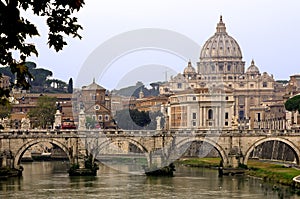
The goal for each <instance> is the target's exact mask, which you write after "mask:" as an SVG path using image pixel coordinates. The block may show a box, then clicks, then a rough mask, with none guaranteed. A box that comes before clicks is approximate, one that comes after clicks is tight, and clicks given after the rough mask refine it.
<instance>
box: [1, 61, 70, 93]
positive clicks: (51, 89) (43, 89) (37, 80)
mask: <svg viewBox="0 0 300 199" xmlns="http://www.w3.org/2000/svg"><path fill="white" fill-rule="evenodd" d="M25 65H26V66H27V67H28V70H29V72H30V74H31V75H32V76H33V78H32V79H29V80H28V82H29V83H30V85H31V87H30V89H29V90H30V92H31V93H68V92H69V93H72V92H73V80H72V78H70V80H69V84H67V83H66V82H64V81H62V80H59V79H49V78H50V77H52V75H53V73H52V71H50V70H47V69H44V68H37V65H36V64H35V63H34V62H26V63H25ZM1 73H2V74H4V75H6V76H9V77H10V81H11V82H14V81H15V78H16V77H15V74H13V73H12V72H11V70H10V67H9V66H7V67H0V74H1ZM70 84H71V85H70ZM70 91H72V92H70Z"/></svg>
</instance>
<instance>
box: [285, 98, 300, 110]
mask: <svg viewBox="0 0 300 199" xmlns="http://www.w3.org/2000/svg"><path fill="white" fill-rule="evenodd" d="M284 106H285V109H286V110H288V111H298V112H299V113H300V95H296V96H294V97H292V98H290V99H288V100H287V101H286V102H285V104H284Z"/></svg>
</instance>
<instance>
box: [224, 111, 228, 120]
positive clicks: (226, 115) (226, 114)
mask: <svg viewBox="0 0 300 199" xmlns="http://www.w3.org/2000/svg"><path fill="white" fill-rule="evenodd" d="M228 116H229V115H228V112H226V113H225V120H228Z"/></svg>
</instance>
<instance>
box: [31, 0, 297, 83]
mask: <svg viewBox="0 0 300 199" xmlns="http://www.w3.org/2000/svg"><path fill="white" fill-rule="evenodd" d="M299 8H300V1H298V0H286V1H280V0H251V1H248V0H243V1H241V0H209V1H208V0H207V1H203V0H185V1H182V0H177V1H176V0H163V1H162V0H151V1H145V0H142V1H141V0H126V1H124V0H110V1H95V0H94V1H93V0H90V1H86V5H85V6H84V7H83V8H82V10H81V11H80V13H79V14H77V15H78V19H79V23H81V24H82V26H83V27H84V30H83V31H81V35H82V36H83V39H82V40H78V39H68V40H69V45H68V46H66V47H65V49H64V50H63V51H62V52H59V53H56V52H54V50H52V49H51V50H49V49H48V47H47V45H46V43H47V41H46V39H47V32H46V26H44V25H39V26H38V29H39V31H40V34H41V37H39V38H35V39H34V41H35V42H36V44H37V48H38V50H39V57H38V58H34V57H33V58H31V60H32V61H35V62H36V63H37V64H38V66H40V67H44V68H48V69H50V70H52V71H53V72H54V77H55V78H59V79H63V80H65V81H67V80H68V79H69V78H70V77H73V79H74V80H75V82H76V78H77V76H78V73H79V71H82V70H81V68H82V66H83V64H84V62H85V61H86V59H87V58H88V56H89V55H90V54H91V53H92V52H93V51H94V50H95V49H96V48H97V47H98V46H100V45H101V44H103V43H104V42H106V41H107V40H109V39H111V38H113V37H115V36H117V35H120V34H123V33H125V32H128V31H132V30H138V29H144V28H154V29H166V30H170V31H174V32H176V33H179V34H181V35H184V36H186V37H188V38H190V39H191V40H193V41H194V42H196V43H197V44H198V45H199V46H202V45H203V44H204V42H205V41H206V40H207V39H208V38H209V37H210V36H212V35H213V34H214V33H215V28H216V24H217V23H218V21H219V16H220V15H223V21H224V23H225V24H226V27H227V32H228V34H229V35H231V36H232V37H234V38H235V39H236V40H237V42H238V43H239V45H240V47H241V50H242V53H243V60H244V61H245V62H246V67H248V66H249V65H250V62H251V60H252V58H253V59H254V60H255V63H256V65H257V66H258V67H259V68H260V71H261V72H264V71H266V72H268V73H270V74H273V75H274V77H275V79H289V76H290V75H292V74H296V73H300V71H299V66H298V65H299V63H298V62H299V61H298V57H299V53H300V51H299V46H300V40H299V39H298V38H299V32H300V26H299V24H300V13H299ZM28 16H29V17H30V18H31V19H33V20H34V21H35V22H37V23H38V24H42V23H43V22H44V19H38V18H36V17H34V18H33V17H31V16H30V14H29V13H28ZM116 48H117V47H116ZM200 50H201V49H199V50H198V54H197V55H196V57H197V56H198V57H199V54H200ZM147 52H148V51H143V52H142V53H143V54H144V55H143V56H141V55H140V54H136V55H135V54H130V55H128V56H129V57H126V56H124V55H123V57H122V59H119V60H118V61H117V62H118V63H117V62H114V63H113V64H115V65H114V66H113V68H114V69H115V70H110V71H109V73H107V74H106V76H110V74H111V78H107V77H106V78H102V77H100V76H96V77H95V78H96V80H97V81H98V82H100V84H101V85H103V86H104V87H107V88H109V89H113V88H114V87H115V86H116V85H120V82H118V81H120V80H121V79H124V78H123V76H124V74H122V75H121V76H119V75H118V71H119V69H118V67H119V68H120V67H122V70H123V73H124V68H125V76H126V69H127V68H128V73H129V72H130V71H139V70H135V69H134V68H132V66H129V65H135V66H136V68H138V67H139V66H141V67H142V66H145V65H151V64H154V65H168V67H170V70H173V73H175V72H177V71H182V70H183V68H184V67H185V66H186V63H185V61H184V60H180V59H178V58H168V56H170V55H166V54H165V53H162V54H160V55H156V54H157V52H154V53H153V52H149V56H150V57H151V56H154V57H155V58H153V59H150V58H149V57H147V58H145V57H146V56H145V54H146V53H147ZM99 56H101V55H99ZM103 56H105V55H103ZM165 56H166V58H165V59H169V61H167V63H165V62H166V61H165V60H163V59H164V57H165ZM194 57H195V55H191V56H190V57H189V58H190V59H192V62H193V65H194V66H195V65H196V61H198V60H194ZM129 59H130V60H129ZM159 59H161V61H159ZM128 60H129V61H128ZM132 60H139V61H138V62H137V61H135V62H133V61H132ZM149 60H155V63H151V61H149ZM95 64H96V63H95ZM97 64H101V63H97ZM169 65H173V66H169ZM154 68H155V67H154ZM163 70H166V69H165V68H164V69H163ZM106 71H108V70H106ZM145 71H147V70H145ZM166 71H167V70H166ZM86 72H91V71H86ZM160 73H161V74H160V75H158V76H160V77H158V76H157V77H156V78H157V80H159V79H161V78H164V77H165V76H164V73H163V72H160ZM170 74H171V73H170ZM139 75H140V73H139ZM144 75H148V72H145V74H144ZM136 80H138V78H137V79H136ZM86 81H87V82H91V81H92V79H91V80H86ZM133 81H135V80H133ZM112 82H115V83H114V84H112ZM79 85H80V84H79ZM80 86H81V85H80Z"/></svg>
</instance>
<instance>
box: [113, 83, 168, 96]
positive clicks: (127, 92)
mask: <svg viewBox="0 0 300 199" xmlns="http://www.w3.org/2000/svg"><path fill="white" fill-rule="evenodd" d="M160 84H162V83H161V82H155V83H151V84H150V86H151V87H152V88H151V89H148V88H146V87H145V85H144V84H143V83H142V82H137V83H136V85H135V86H129V87H126V88H121V89H120V90H114V91H113V92H114V93H115V94H116V95H123V96H134V97H136V98H138V97H139V93H140V92H141V91H142V92H143V93H144V96H145V97H148V96H158V95H159V86H160Z"/></svg>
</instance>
